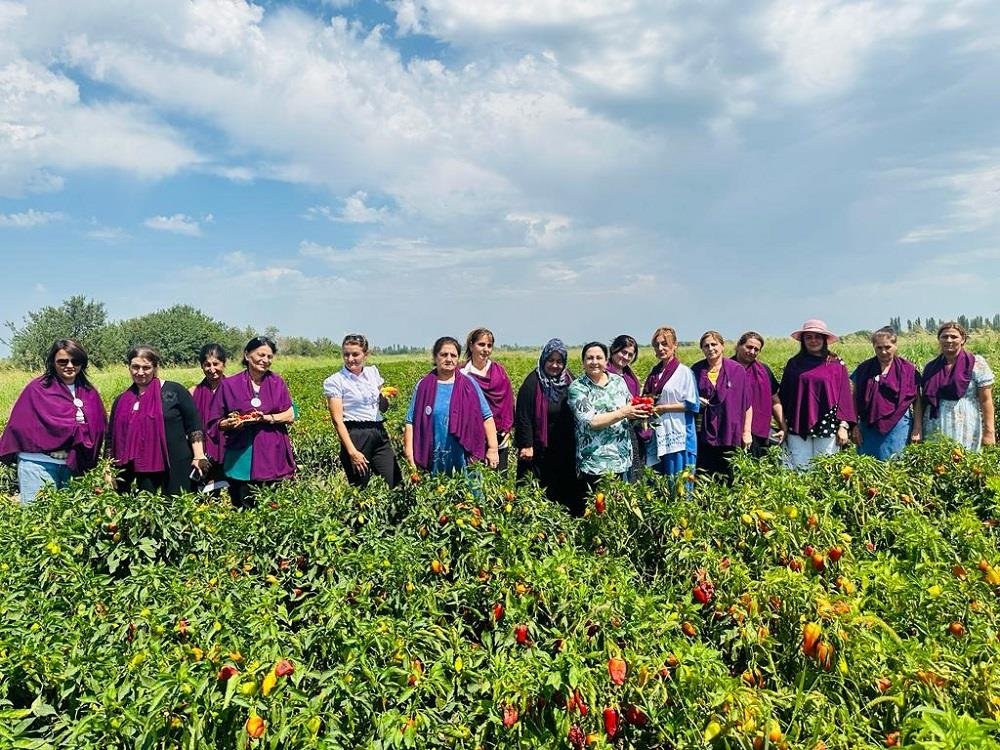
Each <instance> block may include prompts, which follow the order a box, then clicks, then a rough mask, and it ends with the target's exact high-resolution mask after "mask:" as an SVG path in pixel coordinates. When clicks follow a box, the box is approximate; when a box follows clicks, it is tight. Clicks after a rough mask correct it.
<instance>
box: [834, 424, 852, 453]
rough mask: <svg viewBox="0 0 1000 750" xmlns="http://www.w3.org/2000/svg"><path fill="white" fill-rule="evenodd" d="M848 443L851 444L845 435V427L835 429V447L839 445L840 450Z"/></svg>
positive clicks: (848, 437) (846, 434)
mask: <svg viewBox="0 0 1000 750" xmlns="http://www.w3.org/2000/svg"><path fill="white" fill-rule="evenodd" d="M849 442H851V438H850V436H849V435H848V433H847V428H846V427H838V428H837V445H839V446H840V447H841V448H843V447H844V446H845V445H847V444H848V443H849Z"/></svg>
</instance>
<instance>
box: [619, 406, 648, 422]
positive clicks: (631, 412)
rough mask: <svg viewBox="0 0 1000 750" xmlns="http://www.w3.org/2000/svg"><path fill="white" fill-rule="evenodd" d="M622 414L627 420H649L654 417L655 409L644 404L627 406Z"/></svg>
mask: <svg viewBox="0 0 1000 750" xmlns="http://www.w3.org/2000/svg"><path fill="white" fill-rule="evenodd" d="M621 413H622V414H624V415H625V419H649V418H650V417H651V416H653V408H652V407H650V406H646V405H644V404H625V406H623V407H622V409H621Z"/></svg>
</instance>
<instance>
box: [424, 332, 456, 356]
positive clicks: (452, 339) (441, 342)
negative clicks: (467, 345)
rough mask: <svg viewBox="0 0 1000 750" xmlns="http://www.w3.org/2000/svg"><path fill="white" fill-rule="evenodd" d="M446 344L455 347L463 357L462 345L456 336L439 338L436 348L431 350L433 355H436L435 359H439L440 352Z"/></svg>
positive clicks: (435, 343)
mask: <svg viewBox="0 0 1000 750" xmlns="http://www.w3.org/2000/svg"><path fill="white" fill-rule="evenodd" d="M445 344H451V345H452V346H454V347H455V351H457V352H458V356H459V357H461V356H462V345H461V344H460V343H458V339H456V338H455V337H454V336H442V337H441V338H439V339H438V340H437V341H435V342H434V346H433V348H432V349H431V353H432V354H433V355H434V357H437V355H438V352H440V351H441V347H443V346H444V345H445Z"/></svg>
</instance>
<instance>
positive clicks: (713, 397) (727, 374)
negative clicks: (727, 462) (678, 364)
mask: <svg viewBox="0 0 1000 750" xmlns="http://www.w3.org/2000/svg"><path fill="white" fill-rule="evenodd" d="M708 370H709V366H708V360H705V359H703V360H701V361H700V362H696V363H695V364H694V365H692V366H691V372H692V373H694V376H695V380H697V382H698V395H699V396H701V397H702V398H705V399H708V406H706V407H705V408H704V410H703V411H702V418H701V436H702V439H703V440H704V441H705V442H706V443H708V445H717V446H724V447H738V446H740V445H742V444H743V424H744V422H745V420H746V413H747V409H749V408H750V388H749V387H748V380H747V372H746V370H745V369H744V368H743V367H742V366H741V365H739V364H738V363H735V362H733V361H732V360H728V359H725V358H724V359H723V360H722V362H721V364H720V365H719V376H718V377H717V378H716V380H715V383H714V384H713V383H712V381H711V380H709V378H708Z"/></svg>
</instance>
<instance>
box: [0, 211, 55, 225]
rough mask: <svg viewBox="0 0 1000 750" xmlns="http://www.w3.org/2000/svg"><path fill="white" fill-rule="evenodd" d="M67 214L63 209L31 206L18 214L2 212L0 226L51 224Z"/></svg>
mask: <svg viewBox="0 0 1000 750" xmlns="http://www.w3.org/2000/svg"><path fill="white" fill-rule="evenodd" d="M65 218H66V215H65V214H64V213H62V212H61V211H36V210H35V209H33V208H29V209H28V210H27V211H23V212H21V213H16V214H0V227H5V228H8V229H31V228H32V227H38V226H42V225H44V224H51V223H52V222H54V221H62V220H63V219H65Z"/></svg>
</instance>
